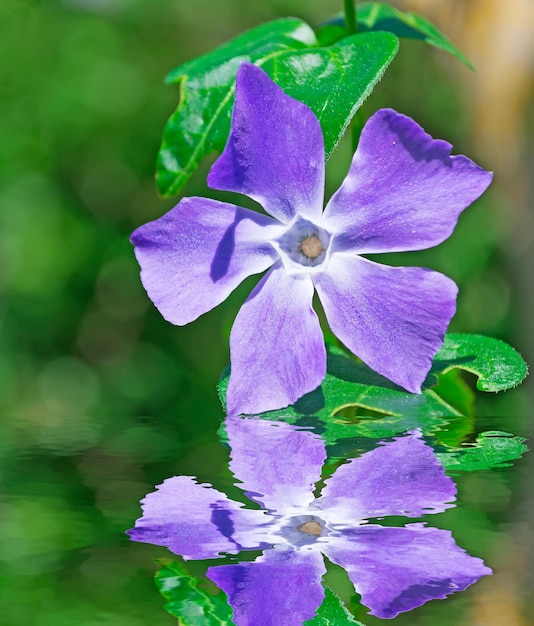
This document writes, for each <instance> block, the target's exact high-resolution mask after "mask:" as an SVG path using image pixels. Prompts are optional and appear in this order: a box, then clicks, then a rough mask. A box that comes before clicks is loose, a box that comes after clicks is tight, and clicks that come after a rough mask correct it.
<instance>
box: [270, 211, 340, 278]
mask: <svg viewBox="0 0 534 626" xmlns="http://www.w3.org/2000/svg"><path fill="white" fill-rule="evenodd" d="M276 243H277V244H278V246H277V247H278V248H279V250H280V252H281V253H282V254H283V255H284V256H285V257H286V260H290V261H292V262H293V263H296V264H298V265H300V266H304V267H317V266H318V265H320V264H321V263H322V262H323V261H324V260H325V258H326V255H327V252H328V246H329V244H330V235H329V234H328V233H327V232H326V230H324V229H323V228H320V227H319V226H316V225H315V224H313V223H312V222H309V221H308V220H304V219H302V218H299V217H297V218H296V219H295V220H294V221H293V222H292V223H291V224H290V225H289V227H288V228H287V230H286V231H285V232H284V233H283V235H282V236H281V237H280V238H279V239H278V240H277V242H276ZM295 269H297V268H295Z"/></svg>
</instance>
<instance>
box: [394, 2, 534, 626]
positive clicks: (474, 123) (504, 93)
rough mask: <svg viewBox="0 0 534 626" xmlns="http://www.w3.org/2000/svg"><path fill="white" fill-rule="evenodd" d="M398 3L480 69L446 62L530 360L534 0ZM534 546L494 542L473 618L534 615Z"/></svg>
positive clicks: (482, 623)
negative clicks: (488, 188)
mask: <svg viewBox="0 0 534 626" xmlns="http://www.w3.org/2000/svg"><path fill="white" fill-rule="evenodd" d="M397 4H398V7H399V8H400V9H402V10H406V11H414V12H416V13H419V14H421V15H423V16H425V17H426V18H428V19H430V20H431V21H432V22H434V23H435V24H436V25H437V26H438V28H440V29H441V30H442V31H443V32H444V33H445V34H446V35H447V36H448V37H449V38H450V39H451V40H452V41H453V42H454V43H455V44H456V45H457V46H458V47H459V48H460V49H461V50H462V52H464V53H465V54H466V55H467V57H468V58H469V59H470V61H471V62H472V63H473V65H474V66H475V68H476V73H472V72H469V71H468V70H466V69H465V68H464V67H462V66H461V65H460V64H459V63H457V62H451V63H448V66H449V67H450V70H451V72H452V73H453V74H454V75H455V78H456V80H460V81H461V82H462V83H463V86H464V88H465V90H466V91H467V93H468V95H469V98H468V106H469V107H470V111H469V115H470V118H471V123H470V126H471V129H472V136H471V139H472V141H473V144H474V150H475V152H476V153H478V155H479V158H480V160H481V162H482V163H483V165H484V166H485V167H487V168H489V169H493V170H494V171H495V180H494V191H495V192H497V194H498V197H499V200H498V205H499V207H498V210H499V212H500V214H501V220H500V223H501V228H502V235H503V240H504V243H506V248H507V254H508V255H509V257H510V258H512V257H513V258H514V273H515V280H516V282H517V284H516V285H515V289H516V291H517V294H518V299H519V300H520V302H519V306H520V309H521V310H522V311H523V313H522V315H523V316H524V317H523V319H522V320H520V321H521V324H522V327H521V325H520V326H519V332H518V334H519V335H520V336H521V337H522V340H523V350H524V352H527V353H530V357H529V354H525V356H527V360H530V361H531V362H532V357H533V355H534V341H533V340H532V339H531V335H532V333H531V331H530V329H531V328H532V322H531V320H530V311H531V310H532V306H533V304H534V285H533V281H532V274H531V271H532V267H533V265H534V258H533V257H534V216H533V212H532V205H533V204H534V203H533V200H532V197H531V195H530V193H531V191H530V189H529V185H530V179H531V178H532V172H530V171H529V164H528V159H529V156H530V159H531V158H532V151H530V155H529V151H528V150H527V148H528V143H527V142H528V141H529V140H530V141H531V140H532V132H531V130H532V129H529V128H528V122H529V115H530V116H531V115H532V102H533V100H532V95H533V84H534V1H533V0H506V1H505V2H504V1H503V0H399V2H398V3H397ZM530 121H532V118H531V119H530ZM525 312H526V313H525ZM529 342H530V345H529ZM527 462H528V459H527ZM530 465H532V460H531V462H530ZM530 470H532V467H530ZM523 482H524V484H523V487H524V490H523V493H524V502H523V503H522V508H523V509H525V510H530V511H532V510H533V508H534V494H533V493H532V489H531V488H529V486H528V485H526V482H527V481H523ZM525 485H526V488H525ZM533 553H534V533H533V531H532V527H531V525H530V524H529V526H528V528H521V529H519V530H518V531H517V530H516V531H515V532H513V531H511V532H509V533H508V545H507V546H506V549H503V548H501V549H499V550H495V554H494V556H493V559H492V560H491V565H492V566H493V567H494V569H495V575H494V576H493V577H492V578H490V579H487V580H486V581H485V583H484V584H483V585H479V586H477V591H476V593H475V596H474V598H475V599H474V602H473V605H472V608H471V611H470V614H469V616H468V619H469V622H468V626H502V625H503V624H506V626H528V625H529V624H532V623H534V622H533V620H532V616H531V615H529V608H532V605H531V599H530V598H528V596H527V592H526V589H528V586H529V579H532V577H533V573H532V562H531V558H529V556H530V557H531V556H532V554H533ZM528 604H530V607H529V606H527V605H528Z"/></svg>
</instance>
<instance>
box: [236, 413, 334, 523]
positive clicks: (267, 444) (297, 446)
mask: <svg viewBox="0 0 534 626" xmlns="http://www.w3.org/2000/svg"><path fill="white" fill-rule="evenodd" d="M225 424H226V431H227V433H228V438H229V442H230V447H231V448H232V455H231V456H232V460H231V462H230V470H231V471H232V473H233V474H234V476H235V477H236V478H237V479H238V480H239V481H241V483H242V485H239V486H240V487H242V488H243V489H244V490H246V494H247V496H248V497H249V498H250V499H251V500H254V501H255V502H259V503H260V504H262V505H263V506H264V507H265V508H267V509H272V510H274V511H277V512H279V513H282V514H283V513H287V512H288V510H290V509H291V508H292V507H306V506H308V505H309V504H311V502H312V501H313V500H314V495H313V488H314V485H315V483H316V482H317V481H318V480H319V479H320V478H321V468H322V466H323V463H324V461H325V459H326V450H325V446H324V443H323V440H322V438H321V437H319V435H316V434H314V433H312V432H310V431H305V430H302V429H299V428H297V427H296V426H292V425H290V424H286V423H283V422H273V421H270V420H269V421H267V420H260V419H255V418H245V419H243V418H237V417H229V418H227V419H226V422H225Z"/></svg>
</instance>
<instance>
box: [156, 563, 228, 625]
mask: <svg viewBox="0 0 534 626" xmlns="http://www.w3.org/2000/svg"><path fill="white" fill-rule="evenodd" d="M202 584H203V583H202V582H201V581H200V580H199V579H198V578H196V577H195V576H192V575H191V574H190V573H189V572H188V571H187V570H186V568H185V567H184V566H183V565H182V564H181V563H178V562H175V561H163V564H162V566H161V568H160V569H159V571H158V572H157V574H156V585H157V587H158V589H159V591H160V593H161V594H162V596H163V597H164V598H165V599H166V600H167V604H166V605H165V610H166V611H168V612H169V613H170V614H171V615H174V617H177V618H178V619H179V623H180V624H182V625H183V626H227V625H228V624H233V621H232V609H231V607H230V605H229V604H228V601H227V599H226V596H225V594H224V593H222V592H217V593H216V594H211V593H208V592H207V591H205V590H204V589H203V588H202V587H201V585H202Z"/></svg>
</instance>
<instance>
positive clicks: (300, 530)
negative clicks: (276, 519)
mask: <svg viewBox="0 0 534 626" xmlns="http://www.w3.org/2000/svg"><path fill="white" fill-rule="evenodd" d="M279 532H280V534H281V535H282V536H283V537H284V539H285V540H286V541H287V542H288V543H290V544H291V545H293V546H294V547H301V546H306V545H308V546H309V545H310V544H313V543H315V542H316V541H317V540H318V539H320V538H321V537H324V536H325V535H328V534H329V529H328V527H327V525H326V520H324V519H321V518H320V517H318V516H317V515H289V516H287V517H286V518H285V520H284V522H283V523H282V525H281V527H280V531H279Z"/></svg>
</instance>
